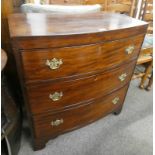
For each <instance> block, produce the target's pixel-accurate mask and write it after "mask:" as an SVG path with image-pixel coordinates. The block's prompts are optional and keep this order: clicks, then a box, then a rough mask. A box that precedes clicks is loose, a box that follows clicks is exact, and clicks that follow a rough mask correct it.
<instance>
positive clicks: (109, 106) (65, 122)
mask: <svg viewBox="0 0 155 155" xmlns="http://www.w3.org/2000/svg"><path fill="white" fill-rule="evenodd" d="M127 88H128V85H127V86H125V87H123V88H122V89H120V90H118V91H116V92H114V93H112V94H110V95H108V96H106V97H104V98H103V99H101V100H96V101H95V102H92V103H88V104H87V105H82V106H79V107H76V108H73V109H68V110H66V111H62V112H59V113H56V114H44V115H38V116H35V117H33V120H34V130H35V134H36V135H35V136H36V138H39V137H44V138H45V137H46V136H47V138H49V137H48V136H54V135H58V134H60V133H63V132H66V131H69V130H73V129H76V128H79V127H82V126H84V125H86V124H88V123H90V122H93V121H95V120H97V119H99V118H101V117H103V116H105V115H106V114H108V113H110V112H112V111H113V110H115V109H116V108H118V107H119V106H120V105H121V104H123V101H124V98H125V95H126V91H127Z"/></svg>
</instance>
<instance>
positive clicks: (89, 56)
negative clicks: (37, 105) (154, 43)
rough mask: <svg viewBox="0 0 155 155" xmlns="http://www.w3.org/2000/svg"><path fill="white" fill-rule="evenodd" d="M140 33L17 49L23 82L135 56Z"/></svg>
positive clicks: (70, 74) (76, 72)
mask: <svg viewBox="0 0 155 155" xmlns="http://www.w3.org/2000/svg"><path fill="white" fill-rule="evenodd" d="M142 41H143V35H139V36H136V37H134V38H130V39H129V38H128V39H126V40H118V41H114V42H107V43H102V44H96V45H89V46H77V47H68V48H67V47H66V48H55V49H42V50H25V51H23V52H21V54H22V61H23V70H24V75H25V77H24V78H25V80H26V83H31V82H37V81H38V82H39V81H42V80H53V79H57V78H63V77H74V76H78V75H84V74H88V73H89V74H91V73H94V72H97V71H101V70H105V69H108V68H110V67H113V66H116V65H118V64H121V63H125V62H126V61H128V60H130V59H133V58H136V57H137V55H138V53H139V48H140V47H141V43H142Z"/></svg>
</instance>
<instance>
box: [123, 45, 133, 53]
mask: <svg viewBox="0 0 155 155" xmlns="http://www.w3.org/2000/svg"><path fill="white" fill-rule="evenodd" d="M134 49H135V47H134V45H131V46H129V47H127V48H126V49H125V52H126V53H127V54H128V55H129V54H132V53H133V51H134Z"/></svg>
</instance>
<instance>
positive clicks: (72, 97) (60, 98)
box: [27, 62, 135, 114]
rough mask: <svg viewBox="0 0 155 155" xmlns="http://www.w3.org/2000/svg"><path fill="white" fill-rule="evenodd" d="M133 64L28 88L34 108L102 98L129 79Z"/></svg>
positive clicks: (42, 109)
mask: <svg viewBox="0 0 155 155" xmlns="http://www.w3.org/2000/svg"><path fill="white" fill-rule="evenodd" d="M134 65H135V62H132V63H129V64H126V65H124V66H121V67H119V68H117V69H112V70H110V71H108V72H104V73H102V74H98V75H93V76H90V77H87V78H84V79H78V80H74V81H63V82H57V83H47V84H42V85H39V86H31V87H28V88H27V92H28V98H29V104H30V107H31V111H32V113H33V114H39V113H43V112H47V111H52V110H58V109H64V108H68V107H69V106H73V105H75V104H76V105H77V104H81V103H82V102H85V101H87V100H94V99H95V98H100V97H103V96H104V95H106V94H108V93H110V92H112V91H114V90H115V89H118V88H120V87H122V86H124V85H125V84H126V83H128V82H129V80H130V78H131V76H132V71H133V69H134Z"/></svg>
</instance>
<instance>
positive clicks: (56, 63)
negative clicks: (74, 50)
mask: <svg viewBox="0 0 155 155" xmlns="http://www.w3.org/2000/svg"><path fill="white" fill-rule="evenodd" d="M62 64H63V61H62V59H59V60H58V59H56V58H53V59H51V60H46V65H47V66H49V68H50V69H53V70H54V69H58V68H59V67H60V66H61V65H62Z"/></svg>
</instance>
